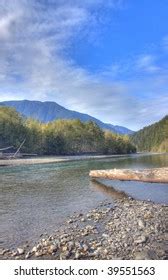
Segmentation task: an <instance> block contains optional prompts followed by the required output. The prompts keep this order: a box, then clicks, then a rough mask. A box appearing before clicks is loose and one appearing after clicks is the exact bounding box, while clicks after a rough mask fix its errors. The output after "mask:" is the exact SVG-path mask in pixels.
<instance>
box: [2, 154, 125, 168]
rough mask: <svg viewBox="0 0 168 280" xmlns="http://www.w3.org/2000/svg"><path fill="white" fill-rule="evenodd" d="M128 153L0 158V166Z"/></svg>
mask: <svg viewBox="0 0 168 280" xmlns="http://www.w3.org/2000/svg"><path fill="white" fill-rule="evenodd" d="M125 156H128V155H97V156H92V155H86V156H62V157H60V156H56V157H41V158H40V157H38V158H26V159H23V158H18V159H0V166H11V165H27V164H45V163H54V162H68V161H77V160H91V159H106V158H114V157H125Z"/></svg>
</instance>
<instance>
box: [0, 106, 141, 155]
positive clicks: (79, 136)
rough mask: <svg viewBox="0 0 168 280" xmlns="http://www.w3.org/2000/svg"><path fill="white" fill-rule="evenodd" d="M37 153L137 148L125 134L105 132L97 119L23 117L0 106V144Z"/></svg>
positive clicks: (63, 153)
mask: <svg viewBox="0 0 168 280" xmlns="http://www.w3.org/2000/svg"><path fill="white" fill-rule="evenodd" d="M25 138H26V142H25V144H24V146H23V148H22V152H26V153H37V154H39V155H75V154H90V153H93V154H103V153H105V154H119V153H120V154H123V153H124V154H125V153H133V152H136V149H135V147H134V146H133V145H132V144H131V143H130V141H129V139H128V137H127V136H119V135H115V134H112V133H110V132H104V131H103V130H102V129H101V128H100V127H99V126H98V125H97V124H96V123H94V122H92V121H89V122H81V121H80V120H56V121H53V122H49V123H47V124H44V123H40V122H38V121H37V120H34V119H24V118H22V117H21V116H20V115H19V114H18V113H17V112H16V111H15V110H14V109H12V108H8V107H0V147H4V146H7V145H13V146H14V147H15V148H17V147H18V146H19V145H20V143H21V142H22V141H23V139H25Z"/></svg>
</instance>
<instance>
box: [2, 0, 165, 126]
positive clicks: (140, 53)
mask: <svg viewBox="0 0 168 280" xmlns="http://www.w3.org/2000/svg"><path fill="white" fill-rule="evenodd" d="M167 14H168V1H167V0H162V1H155V0H153V1H152V0H148V1H146V0H141V1H138V0H106V1H104V0H83V1H81V0H69V1H68V0H66V1H65V0H8V1H5V0H0V85H1V86H0V100H15V99H16V100H19V99H31V100H41V101H45V100H50V101H55V102H57V103H59V104H61V105H63V106H65V107H67V108H69V109H72V110H77V111H80V112H84V113H88V114H91V115H93V116H95V117H97V118H99V119H101V120H102V121H105V122H109V123H113V124H118V125H124V126H127V127H129V128H132V129H134V130H137V129H139V128H141V127H143V126H146V125H148V124H151V123H153V122H155V121H157V120H159V119H161V118H162V117H164V116H165V115H166V114H167V113H168V110H167V108H168V82H167V81H168V24H167Z"/></svg>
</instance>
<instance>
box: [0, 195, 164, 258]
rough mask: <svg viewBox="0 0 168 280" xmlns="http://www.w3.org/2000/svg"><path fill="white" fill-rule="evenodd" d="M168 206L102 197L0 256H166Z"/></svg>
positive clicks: (1, 253) (1, 252) (4, 251)
mask: <svg viewBox="0 0 168 280" xmlns="http://www.w3.org/2000/svg"><path fill="white" fill-rule="evenodd" d="M167 216H168V206H165V205H160V204H155V203H152V202H146V201H136V200H133V199H131V198H126V197H125V198H121V199H119V200H116V203H115V205H114V204H113V205H112V204H111V203H109V202H107V201H104V202H102V203H101V204H99V205H98V207H97V208H95V209H92V210H90V211H89V212H88V213H85V214H83V213H78V214H75V215H73V216H71V217H69V218H68V220H67V221H66V223H64V224H63V225H62V226H61V228H59V229H57V230H56V231H55V233H53V235H51V236H42V237H41V239H40V240H39V242H37V244H35V245H34V246H33V247H30V246H29V244H26V245H24V246H22V247H20V248H17V249H16V250H12V251H10V250H5V249H1V250H0V258H1V259H96V260H98V259H105V260H106V259H167V258H168V245H167V243H166V240H168V236H167V232H166V228H167Z"/></svg>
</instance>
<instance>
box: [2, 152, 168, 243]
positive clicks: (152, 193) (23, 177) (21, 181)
mask: <svg viewBox="0 0 168 280" xmlns="http://www.w3.org/2000/svg"><path fill="white" fill-rule="evenodd" d="M164 166H168V154H164V155H141V154H139V155H138V154H137V155H131V156H124V157H114V158H107V159H94V160H85V161H74V162H62V163H48V164H36V165H22V166H13V167H9V166H8V167H1V168H0V247H10V248H12V247H16V246H19V245H23V244H25V242H26V241H28V242H34V241H35V240H38V239H39V237H40V235H41V234H42V233H43V234H44V233H49V234H50V233H52V232H53V231H54V230H56V229H57V228H58V227H59V225H60V224H61V223H62V222H63V221H65V220H66V219H67V217H68V216H69V215H72V214H73V213H74V212H85V211H87V210H89V209H91V208H94V207H96V206H97V205H98V204H99V203H100V202H101V201H103V200H105V199H106V200H109V201H110V202H113V199H114V198H117V197H120V196H122V195H123V196H124V195H128V196H132V197H134V198H137V199H143V200H147V199H150V200H152V201H154V202H157V203H164V204H168V184H150V183H140V182H119V181H109V180H101V181H100V182H101V183H103V184H101V183H100V184H98V183H95V182H92V181H91V180H90V179H89V176H88V173H89V171H90V170H93V169H110V168H133V169H136V168H150V167H164ZM122 192H124V193H122Z"/></svg>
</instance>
